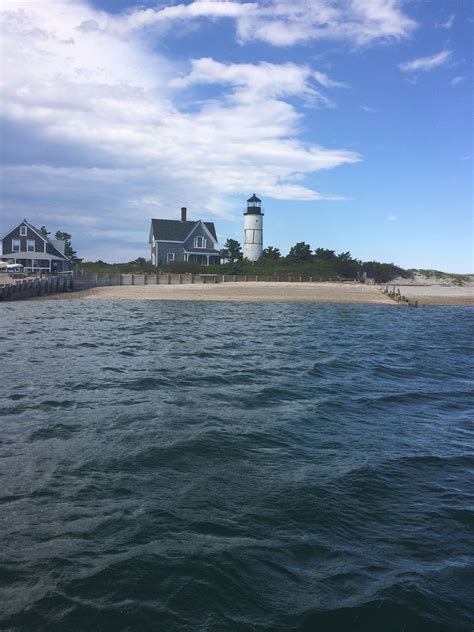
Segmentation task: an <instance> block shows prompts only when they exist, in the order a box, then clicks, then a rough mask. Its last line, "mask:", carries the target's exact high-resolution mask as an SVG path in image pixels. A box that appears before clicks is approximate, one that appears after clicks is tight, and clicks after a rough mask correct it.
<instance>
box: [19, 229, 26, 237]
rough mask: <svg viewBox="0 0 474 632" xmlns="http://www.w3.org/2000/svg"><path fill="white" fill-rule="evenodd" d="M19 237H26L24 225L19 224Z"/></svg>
mask: <svg viewBox="0 0 474 632" xmlns="http://www.w3.org/2000/svg"><path fill="white" fill-rule="evenodd" d="M20 237H26V226H20Z"/></svg>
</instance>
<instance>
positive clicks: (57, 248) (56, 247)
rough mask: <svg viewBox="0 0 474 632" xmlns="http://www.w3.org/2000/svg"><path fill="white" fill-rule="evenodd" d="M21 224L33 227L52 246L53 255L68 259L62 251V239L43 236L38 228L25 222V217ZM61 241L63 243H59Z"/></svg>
mask: <svg viewBox="0 0 474 632" xmlns="http://www.w3.org/2000/svg"><path fill="white" fill-rule="evenodd" d="M22 224H26V225H27V226H29V227H30V228H31V229H33V230H34V231H35V233H37V234H38V235H39V236H40V237H42V238H43V239H44V240H45V242H46V243H47V244H49V245H50V246H51V247H52V249H53V253H52V254H53V255H56V256H58V257H59V258H60V259H64V260H66V261H69V257H68V256H67V255H66V253H65V252H64V248H65V246H66V243H65V242H64V241H63V240H62V239H50V238H49V237H45V236H44V235H43V233H42V232H41V231H40V230H39V229H38V228H36V226H33V224H30V222H27V221H26V219H24V220H23V222H22ZM61 242H63V243H62V244H61Z"/></svg>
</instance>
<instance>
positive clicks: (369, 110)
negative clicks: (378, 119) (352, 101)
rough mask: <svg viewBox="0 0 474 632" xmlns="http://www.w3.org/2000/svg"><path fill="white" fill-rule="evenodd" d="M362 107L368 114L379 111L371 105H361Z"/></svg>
mask: <svg viewBox="0 0 474 632" xmlns="http://www.w3.org/2000/svg"><path fill="white" fill-rule="evenodd" d="M360 109H361V110H363V111H364V112H367V114H376V113H377V110H376V109H375V108H371V107H370V106H369V105H361V106H360Z"/></svg>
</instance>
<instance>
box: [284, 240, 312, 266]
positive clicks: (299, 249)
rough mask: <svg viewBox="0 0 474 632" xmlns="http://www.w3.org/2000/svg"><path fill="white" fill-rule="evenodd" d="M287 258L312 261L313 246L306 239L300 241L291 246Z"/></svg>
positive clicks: (289, 259)
mask: <svg viewBox="0 0 474 632" xmlns="http://www.w3.org/2000/svg"><path fill="white" fill-rule="evenodd" d="M287 259H288V261H312V260H313V255H312V253H311V246H310V245H309V244H307V243H305V242H304V241H299V242H298V243H297V244H295V245H294V246H292V247H291V248H290V252H289V253H288V256H287Z"/></svg>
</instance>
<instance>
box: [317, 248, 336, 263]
mask: <svg viewBox="0 0 474 632" xmlns="http://www.w3.org/2000/svg"><path fill="white" fill-rule="evenodd" d="M335 258H336V251H335V250H329V249H328V248H316V250H315V251H314V260H315V261H334V260H335Z"/></svg>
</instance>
